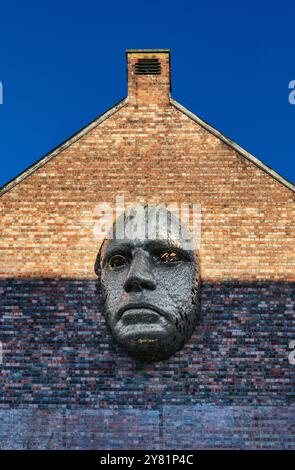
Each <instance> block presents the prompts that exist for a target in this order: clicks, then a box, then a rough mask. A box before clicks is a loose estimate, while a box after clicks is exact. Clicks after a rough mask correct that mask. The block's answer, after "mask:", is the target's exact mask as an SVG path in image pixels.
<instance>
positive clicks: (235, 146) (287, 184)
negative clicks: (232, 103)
mask: <svg viewBox="0 0 295 470" xmlns="http://www.w3.org/2000/svg"><path fill="white" fill-rule="evenodd" d="M170 103H171V104H172V105H173V106H174V107H175V108H176V109H178V110H179V111H180V112H182V113H183V114H185V115H186V116H188V117H189V118H191V119H192V120H193V121H195V122H196V123H197V124H199V125H200V126H201V127H203V128H204V129H206V130H207V131H208V132H210V133H211V134H213V135H215V137H217V138H219V139H220V140H221V141H222V142H224V143H225V144H227V145H229V146H230V147H231V148H232V149H233V150H235V151H236V152H238V153H239V154H240V155H242V156H243V157H245V158H246V159H247V160H249V161H250V162H252V163H254V165H256V166H257V167H258V168H260V169H261V170H263V171H264V172H265V173H267V174H268V175H269V176H272V178H274V179H275V180H277V181H278V182H279V183H281V184H283V185H284V186H285V187H286V188H288V189H290V190H291V191H293V192H295V185H294V184H293V183H291V181H288V180H287V179H286V178H284V177H283V176H281V175H280V174H279V173H277V172H276V171H275V170H273V169H272V168H271V167H270V166H268V165H266V164H265V163H263V162H262V161H261V160H259V159H258V158H256V157H254V155H252V154H251V153H249V152H247V150H245V149H243V148H242V147H240V146H239V145H238V144H236V143H235V142H234V141H233V140H231V139H229V138H228V137H226V136H225V135H224V134H222V133H221V132H220V131H218V130H217V129H215V128H214V127H213V126H211V125H210V124H208V123H207V122H206V121H203V119H201V118H200V117H199V116H197V115H196V114H194V113H192V112H191V111H189V110H188V109H187V108H185V107H184V106H183V105H182V104H180V103H178V101H176V100H174V99H173V98H170Z"/></svg>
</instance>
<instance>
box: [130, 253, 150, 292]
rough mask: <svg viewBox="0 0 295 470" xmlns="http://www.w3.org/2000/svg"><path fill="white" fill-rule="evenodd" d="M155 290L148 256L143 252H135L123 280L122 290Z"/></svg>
mask: <svg viewBox="0 0 295 470" xmlns="http://www.w3.org/2000/svg"><path fill="white" fill-rule="evenodd" d="M155 288H156V283H155V280H154V276H153V273H152V271H151V266H150V261H149V259H148V255H147V254H146V253H144V252H137V253H136V254H135V255H134V257H133V260H132V262H131V265H130V269H129V272H128V274H127V277H126V279H125V283H124V289H125V291H126V292H131V291H135V292H140V291H142V290H143V289H149V290H154V289H155Z"/></svg>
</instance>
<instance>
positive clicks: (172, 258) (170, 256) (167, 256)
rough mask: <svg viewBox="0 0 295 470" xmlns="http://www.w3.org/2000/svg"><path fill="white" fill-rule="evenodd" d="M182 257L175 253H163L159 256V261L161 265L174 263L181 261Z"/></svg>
mask: <svg viewBox="0 0 295 470" xmlns="http://www.w3.org/2000/svg"><path fill="white" fill-rule="evenodd" d="M182 259H183V258H182V256H181V255H180V254H179V253H176V252H175V251H165V252H164V253H162V254H161V255H160V260H161V262H162V263H176V262H178V261H182Z"/></svg>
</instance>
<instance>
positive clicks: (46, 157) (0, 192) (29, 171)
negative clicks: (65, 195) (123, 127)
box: [0, 97, 128, 197]
mask: <svg viewBox="0 0 295 470" xmlns="http://www.w3.org/2000/svg"><path fill="white" fill-rule="evenodd" d="M127 103H128V97H127V98H123V99H122V100H120V101H119V102H118V103H116V104H115V105H114V106H112V107H111V108H109V109H108V110H107V111H105V112H104V113H102V114H100V115H99V116H98V117H97V118H95V119H94V120H93V121H91V122H90V123H89V124H86V126H84V127H82V129H80V130H79V131H78V132H75V134H73V135H72V136H71V137H69V138H68V139H67V140H65V141H64V142H62V143H61V144H59V145H58V146H57V147H55V148H54V149H53V150H51V151H50V152H49V153H47V154H46V155H44V156H43V157H41V158H40V159H39V160H37V161H36V162H35V163H33V164H32V165H31V166H29V167H28V168H27V169H26V170H24V171H22V172H21V173H19V174H18V175H17V176H15V177H14V178H13V179H11V180H10V181H8V183H5V184H4V185H3V186H2V187H1V188H0V197H1V196H3V194H5V193H7V191H10V190H11V189H12V188H14V186H16V185H17V184H19V183H21V182H22V181H23V180H24V179H25V178H27V177H28V176H30V175H31V174H32V173H34V172H35V171H37V170H38V169H39V168H42V166H44V165H45V164H46V163H47V162H49V161H50V160H52V159H53V158H54V157H56V156H57V155H58V154H59V153H60V152H62V151H63V150H65V149H66V148H68V147H69V146H70V145H72V144H73V143H75V142H77V141H78V140H79V139H81V137H83V136H84V135H86V134H87V133H88V132H90V131H91V130H92V129H94V128H95V127H96V126H98V125H99V124H101V123H102V122H103V121H105V120H106V119H108V118H110V117H111V116H112V115H113V114H115V113H116V112H117V111H119V110H120V109H122V108H123V107H124V106H126V105H127Z"/></svg>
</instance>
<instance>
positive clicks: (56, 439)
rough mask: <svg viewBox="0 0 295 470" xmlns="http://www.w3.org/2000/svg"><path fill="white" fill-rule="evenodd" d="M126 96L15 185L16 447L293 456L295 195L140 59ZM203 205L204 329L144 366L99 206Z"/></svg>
mask: <svg viewBox="0 0 295 470" xmlns="http://www.w3.org/2000/svg"><path fill="white" fill-rule="evenodd" d="M127 74H128V97H127V98H126V99H124V100H122V101H121V102H119V103H118V104H117V105H115V106H114V107H112V108H111V109H110V110H109V111H107V112H106V113H105V114H103V115H102V116H100V117H98V118H97V119H96V120H95V121H93V122H92V123H90V124H89V125H88V126H86V127H85V128H84V129H82V130H81V131H79V132H78V133H77V134H75V135H74V136H72V137H71V138H70V139H69V140H67V141H66V142H65V143H63V144H62V145H61V146H59V147H58V148H56V149H54V150H53V151H52V152H50V153H49V154H48V155H47V156H45V157H44V158H43V159H41V160H40V161H39V162H37V163H36V164H35V165H33V166H32V167H30V168H29V169H28V170H27V171H25V172H24V173H22V174H21V175H20V176H18V177H17V178H15V179H14V180H13V181H11V182H10V183H8V184H7V185H5V186H4V187H3V188H2V190H1V193H0V194H1V197H0V207H1V209H0V210H1V241H0V243H1V251H0V253H1V262H0V292H1V300H0V305H1V315H0V322H1V326H0V341H1V343H2V350H3V358H2V364H1V372H2V373H1V375H2V377H1V382H2V384H1V398H0V400H1V403H0V417H1V421H0V435H1V447H2V448H87V449H88V448H99V449H111V448H115V449H118V448H125V449H126V448H133V449H135V448H143V449H145V448H146V449H147V448H150V449H169V448H171V449H173V448H183V449H184V448H189V449H192V448H272V449H275V448H286V449H287V448H288V449H290V448H294V447H295V403H294V398H295V393H294V385H295V379H294V367H295V366H294V365H292V364H291V363H290V361H289V360H288V355H289V352H290V351H289V345H290V342H291V341H292V340H295V322H294V314H295V309H294V305H295V295H294V283H295V252H294V245H295V237H294V233H295V217H294V212H295V187H294V186H293V185H292V184H291V183H289V182H288V181H287V180H285V179H284V178H282V177H281V176H280V175H278V174H277V173H276V172H275V171H273V170H272V169H270V168H269V167H267V166H266V165H264V164H263V163H262V162H260V161H259V160H258V159H256V158H255V157H253V156H252V155H250V154H249V153H248V152H246V151H245V150H243V149H242V148H241V147H239V146H238V145H237V144H235V143H234V142H232V141H231V140H230V139H228V138H227V137H225V136H224V135H222V134H221V133H220V132H218V131H217V130H216V129H214V128H213V127H212V126H210V125H209V124H207V123H206V122H204V121H202V120H201V119H200V118H199V117H198V116H196V115H194V114H193V113H191V112H190V111H188V110H187V109H185V108H184V107H183V106H182V105H181V104H179V103H178V102H176V101H175V100H173V99H172V98H171V85H170V52H169V51H168V50H146V51H141V50H136V51H127ZM118 197H121V198H124V201H125V204H127V205H128V204H134V203H149V204H160V203H162V204H163V203H164V204H170V203H174V202H177V203H178V204H184V203H188V204H190V205H196V207H198V208H199V212H198V214H199V227H200V240H199V252H200V260H201V276H202V320H201V323H200V324H199V325H198V327H197V329H196V332H195V334H194V335H193V337H192V338H191V340H190V341H189V342H188V343H187V344H186V345H185V347H184V348H183V349H182V350H181V351H179V352H178V353H176V354H175V355H174V356H172V357H171V358H169V359H168V360H166V361H160V362H156V363H145V362H141V361H139V360H134V359H132V358H130V357H129V356H127V355H126V353H125V352H124V351H123V350H121V349H120V348H119V347H118V346H117V345H116V344H115V343H114V342H113V340H112V338H111V336H110V334H109V331H108V329H107V327H106V324H105V320H104V317H103V315H102V314H101V312H100V311H99V310H98V306H97V296H96V276H95V273H94V262H95V258H96V255H97V252H98V249H99V246H100V243H101V240H100V239H99V238H98V237H97V235H96V232H95V226H96V223H97V217H98V215H97V207H98V206H99V207H100V206H101V204H102V203H108V204H109V205H110V206H112V207H115V204H116V198H118Z"/></svg>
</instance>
